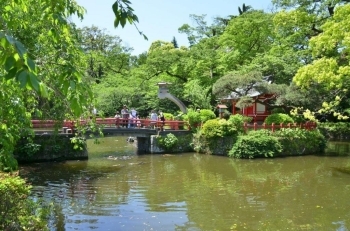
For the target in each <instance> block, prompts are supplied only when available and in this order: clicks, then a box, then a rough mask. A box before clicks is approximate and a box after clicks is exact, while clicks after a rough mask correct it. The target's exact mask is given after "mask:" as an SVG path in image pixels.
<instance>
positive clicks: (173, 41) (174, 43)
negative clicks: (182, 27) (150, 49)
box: [171, 36, 179, 48]
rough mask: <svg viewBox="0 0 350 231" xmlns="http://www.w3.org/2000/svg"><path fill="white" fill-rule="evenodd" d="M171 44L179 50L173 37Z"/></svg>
mask: <svg viewBox="0 0 350 231" xmlns="http://www.w3.org/2000/svg"><path fill="white" fill-rule="evenodd" d="M171 43H172V44H173V45H174V48H179V45H178V44H177V40H176V38H175V36H174V37H173V39H172V40H171Z"/></svg>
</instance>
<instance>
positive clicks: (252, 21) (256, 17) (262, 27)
mask: <svg viewBox="0 0 350 231" xmlns="http://www.w3.org/2000/svg"><path fill="white" fill-rule="evenodd" d="M272 17H273V15H272V14H269V13H264V12H262V11H251V12H246V13H244V14H242V15H240V16H239V17H236V18H233V19H232V20H231V21H230V23H229V25H228V26H227V28H226V29H225V31H224V33H223V34H222V36H220V45H221V49H222V57H221V61H222V64H223V65H224V67H225V69H226V70H227V71H233V70H237V69H238V68H239V67H240V66H242V65H246V64H248V63H249V62H251V61H252V60H253V59H254V57H255V56H256V55H257V54H260V53H263V52H266V51H268V50H269V48H270V46H271V44H272V42H273V40H272V39H271V38H273V21H272Z"/></svg>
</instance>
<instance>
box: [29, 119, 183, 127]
mask: <svg viewBox="0 0 350 231" xmlns="http://www.w3.org/2000/svg"><path fill="white" fill-rule="evenodd" d="M76 123H80V124H81V125H85V124H87V121H86V120H80V121H77V122H74V121H64V122H63V125H62V127H67V128H69V129H74V127H75V125H76ZM32 124H33V128H37V129H38V128H47V129H52V128H54V127H55V126H57V125H58V124H60V123H59V122H58V121H55V120H32ZM96 124H98V125H104V126H105V127H111V128H112V127H114V128H115V127H117V128H121V127H125V128H128V127H130V128H131V127H132V128H158V127H159V128H164V129H171V130H183V129H185V128H187V127H188V126H187V122H186V121H178V120H166V121H164V122H162V121H160V120H150V119H122V118H119V119H116V118H96Z"/></svg>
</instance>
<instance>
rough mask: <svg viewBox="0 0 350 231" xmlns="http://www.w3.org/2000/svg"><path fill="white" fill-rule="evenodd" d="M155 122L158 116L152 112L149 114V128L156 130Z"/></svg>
mask: <svg viewBox="0 0 350 231" xmlns="http://www.w3.org/2000/svg"><path fill="white" fill-rule="evenodd" d="M157 120H158V115H157V113H156V112H155V111H154V110H152V112H151V128H156V124H157Z"/></svg>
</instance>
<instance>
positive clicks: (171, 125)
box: [32, 118, 317, 132]
mask: <svg viewBox="0 0 350 231" xmlns="http://www.w3.org/2000/svg"><path fill="white" fill-rule="evenodd" d="M79 123H80V124H82V125H84V124H86V123H87V121H86V120H80V121H79ZM96 123H97V124H99V125H104V126H105V127H110V128H112V127H114V128H115V127H117V128H121V127H125V128H128V127H132V128H139V129H141V128H162V129H171V130H184V129H189V126H188V124H187V122H186V121H178V120H166V121H165V122H162V121H160V120H156V121H155V120H150V119H122V118H120V119H115V118H96ZM32 124H33V128H37V129H38V128H41V129H43V128H47V129H53V128H54V127H55V126H58V124H59V122H57V121H54V120H32ZM62 126H63V127H67V128H68V129H72V131H73V129H74V127H75V123H74V122H73V121H64V122H63V125H62ZM316 127H317V124H316V123H314V122H306V123H303V124H297V123H293V124H291V123H289V124H272V125H267V124H258V123H253V124H248V123H244V130H245V131H248V130H258V129H268V130H271V131H272V132H274V131H275V130H276V129H280V128H302V129H307V130H312V129H315V128H316Z"/></svg>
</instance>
